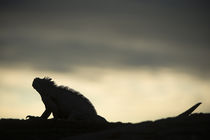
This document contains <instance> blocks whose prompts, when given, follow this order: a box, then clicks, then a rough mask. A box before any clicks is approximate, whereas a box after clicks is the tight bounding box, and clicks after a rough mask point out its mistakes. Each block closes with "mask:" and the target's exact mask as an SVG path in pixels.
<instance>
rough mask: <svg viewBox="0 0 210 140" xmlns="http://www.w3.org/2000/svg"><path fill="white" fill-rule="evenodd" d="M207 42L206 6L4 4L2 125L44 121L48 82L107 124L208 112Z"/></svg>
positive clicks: (86, 1)
mask: <svg viewBox="0 0 210 140" xmlns="http://www.w3.org/2000/svg"><path fill="white" fill-rule="evenodd" d="M209 37H210V3H209V1H205V0H159V1H157V0H65V1H64V0H57V1H56V0H44V1H42V0H3V1H2V0H1V1H0V118H21V119H22V118H25V116H27V115H35V116H40V115H41V114H42V112H43V111H44V105H43V103H42V101H41V98H40V96H39V94H38V93H37V92H36V91H35V90H34V89H33V88H32V81H33V79H34V78H35V77H44V76H49V77H51V78H52V79H53V80H54V81H55V82H56V83H57V84H58V85H65V86H68V87H70V88H73V89H75V90H77V91H79V92H81V93H82V94H83V95H84V96H86V97H87V98H88V99H90V101H91V102H92V103H93V105H94V106H95V108H96V110H97V112H98V114H100V115H101V116H103V117H105V118H106V119H107V120H108V121H123V122H140V121H145V120H154V119H159V118H163V117H170V116H176V115H178V114H179V113H182V112H183V111H185V110H186V109H187V108H189V107H191V106H192V105H194V104H195V103H197V102H202V103H203V104H202V105H201V106H200V107H199V108H198V109H197V110H196V111H197V112H210V46H209V45H210V38H209Z"/></svg>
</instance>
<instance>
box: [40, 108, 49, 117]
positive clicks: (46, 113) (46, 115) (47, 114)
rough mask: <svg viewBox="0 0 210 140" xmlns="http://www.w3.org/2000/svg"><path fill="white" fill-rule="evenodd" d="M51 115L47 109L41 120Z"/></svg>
mask: <svg viewBox="0 0 210 140" xmlns="http://www.w3.org/2000/svg"><path fill="white" fill-rule="evenodd" d="M50 114H51V111H50V110H49V109H45V111H44V112H43V113H42V115H41V118H42V119H47V118H48V117H49V116H50Z"/></svg>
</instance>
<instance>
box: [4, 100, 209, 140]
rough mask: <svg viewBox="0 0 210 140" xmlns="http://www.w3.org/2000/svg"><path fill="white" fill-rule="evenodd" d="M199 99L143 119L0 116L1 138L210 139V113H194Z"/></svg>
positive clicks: (41, 139) (69, 139)
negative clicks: (169, 114) (161, 115)
mask: <svg viewBox="0 0 210 140" xmlns="http://www.w3.org/2000/svg"><path fill="white" fill-rule="evenodd" d="M200 104H201V103H197V104H195V105H194V106H192V107H191V108H189V109H188V110H186V111H185V112H183V113H181V114H180V115H178V116H176V117H171V118H166V119H160V120H156V121H145V122H140V123H135V124H133V123H121V122H115V123H111V122H109V123H93V122H92V123H91V122H81V121H79V122H78V121H77V122H73V121H67V120H54V119H49V120H41V119H36V118H35V119H28V120H19V119H0V139H1V140H17V139H21V140H24V139H27V140H28V139H30V140H48V139H49V140H84V139H90V140H127V139H129V140H139V139H141V140H203V139H209V138H210V136H209V133H210V114H209V113H196V114H191V113H192V112H193V111H194V110H195V109H196V108H197V107H198V106H199V105H200Z"/></svg>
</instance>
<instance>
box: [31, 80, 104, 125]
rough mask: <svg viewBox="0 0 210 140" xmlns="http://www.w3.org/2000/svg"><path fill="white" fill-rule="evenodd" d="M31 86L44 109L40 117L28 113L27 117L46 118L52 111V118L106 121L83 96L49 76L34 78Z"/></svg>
mask: <svg viewBox="0 0 210 140" xmlns="http://www.w3.org/2000/svg"><path fill="white" fill-rule="evenodd" d="M32 86H33V88H34V89H35V90H36V91H37V92H38V93H39V94H40V96H41V99H42V101H43V103H44V105H45V108H46V109H45V111H44V112H43V114H42V115H41V117H35V116H30V115H28V116H27V118H29V119H33V118H41V119H47V118H48V117H49V116H50V114H51V113H52V114H53V117H54V119H66V120H71V121H94V122H107V121H106V119H104V118H103V117H101V116H99V115H97V112H96V110H95V108H94V106H93V105H92V103H91V102H90V101H89V100H88V99H87V98H86V97H85V96H83V95H82V94H81V93H79V92H77V91H75V90H73V89H71V88H68V87H66V86H57V85H56V84H55V82H54V81H52V79H51V78H48V77H45V78H43V79H41V78H35V79H34V80H33V83H32Z"/></svg>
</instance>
